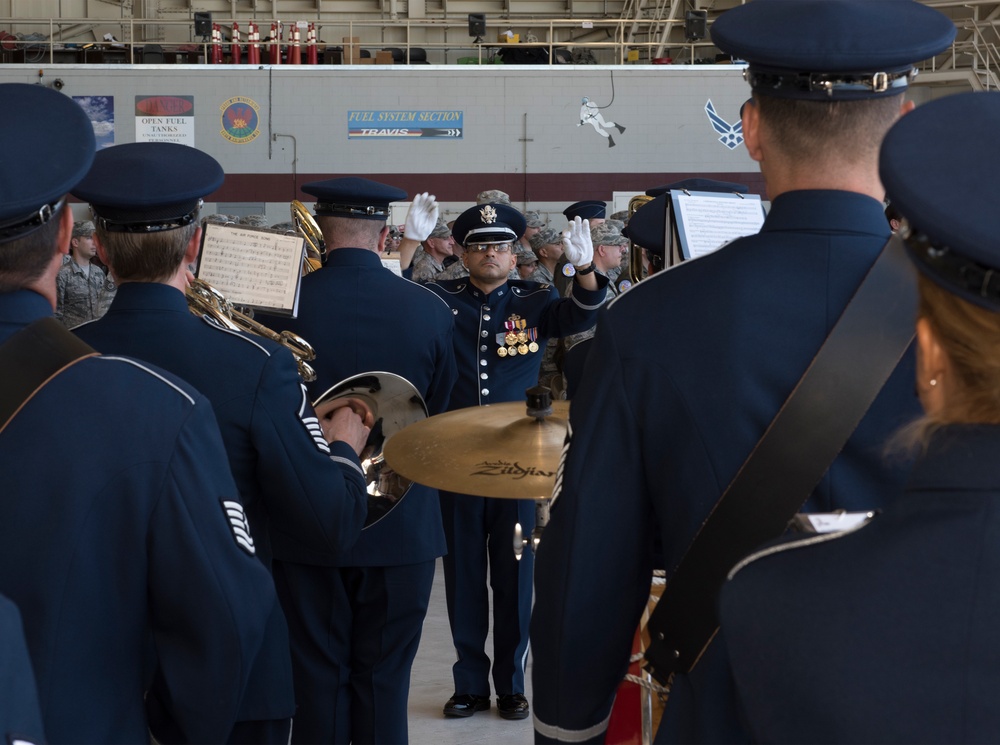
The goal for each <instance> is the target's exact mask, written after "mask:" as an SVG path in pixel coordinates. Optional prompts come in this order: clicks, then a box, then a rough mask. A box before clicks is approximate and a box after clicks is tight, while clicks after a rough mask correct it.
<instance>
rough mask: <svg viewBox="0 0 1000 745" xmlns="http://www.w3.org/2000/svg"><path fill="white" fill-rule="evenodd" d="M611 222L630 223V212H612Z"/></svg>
mask: <svg viewBox="0 0 1000 745" xmlns="http://www.w3.org/2000/svg"><path fill="white" fill-rule="evenodd" d="M608 219H609V220H619V221H621V222H623V223H625V222H628V210H618V211H617V212H612V213H611V217H609V218H608Z"/></svg>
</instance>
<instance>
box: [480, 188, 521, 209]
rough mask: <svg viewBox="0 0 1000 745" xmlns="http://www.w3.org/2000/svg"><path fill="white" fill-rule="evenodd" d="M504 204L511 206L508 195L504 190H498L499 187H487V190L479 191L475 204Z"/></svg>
mask: <svg viewBox="0 0 1000 745" xmlns="http://www.w3.org/2000/svg"><path fill="white" fill-rule="evenodd" d="M490 203H493V204H506V205H507V206H508V207H511V206H513V205H511V203H510V196H509V195H508V194H507V192H505V191H500V190H499V189H489V190H487V191H481V192H479V196H477V197H476V204H490Z"/></svg>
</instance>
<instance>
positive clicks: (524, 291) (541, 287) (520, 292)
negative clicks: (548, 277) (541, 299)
mask: <svg viewBox="0 0 1000 745" xmlns="http://www.w3.org/2000/svg"><path fill="white" fill-rule="evenodd" d="M549 287H551V285H547V284H542V283H541V282H532V281H530V280H524V279H522V280H517V281H516V282H510V291H511V292H512V293H514V294H515V295H517V296H518V297H529V296H531V295H535V294H537V293H539V292H544V293H545V294H548V292H549Z"/></svg>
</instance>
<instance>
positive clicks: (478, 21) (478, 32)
mask: <svg viewBox="0 0 1000 745" xmlns="http://www.w3.org/2000/svg"><path fill="white" fill-rule="evenodd" d="M485 35H486V14H485V13H469V36H485Z"/></svg>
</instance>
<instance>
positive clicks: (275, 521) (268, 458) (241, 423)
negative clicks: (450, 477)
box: [75, 282, 367, 719]
mask: <svg viewBox="0 0 1000 745" xmlns="http://www.w3.org/2000/svg"><path fill="white" fill-rule="evenodd" d="M75 332H76V333H77V334H78V335H79V336H80V338H82V339H83V340H84V341H86V342H87V343H88V344H90V345H91V346H92V347H94V348H95V349H97V350H99V351H102V352H108V353H117V354H128V355H130V356H133V357H137V358H139V359H143V360H147V361H149V362H152V363H154V364H156V365H159V366H161V367H163V368H165V369H167V370H170V371H171V372H172V373H174V374H176V375H178V376H180V377H181V378H183V379H185V380H187V381H188V382H189V383H191V384H192V385H194V386H196V387H197V388H198V389H199V390H200V391H201V392H202V393H204V394H205V395H206V396H207V397H208V399H209V400H210V401H211V402H212V407H213V408H214V410H215V415H216V418H217V420H218V422H219V427H220V430H221V431H222V439H223V442H224V443H225V445H226V453H227V455H228V456H229V464H230V467H231V468H232V472H233V477H234V478H235V480H236V485H237V487H238V488H239V490H240V494H241V496H242V497H243V502H244V504H245V505H246V509H247V514H248V516H249V519H250V527H251V531H252V533H253V536H254V539H255V541H256V543H257V544H258V552H259V554H260V558H261V559H262V560H263V561H264V563H265V564H266V565H268V566H269V565H270V554H271V550H270V547H269V545H268V544H269V540H268V539H269V538H270V540H271V541H273V542H274V543H276V544H281V545H282V546H289V547H292V548H293V549H295V548H298V547H302V550H308V551H311V552H326V553H327V554H329V555H332V554H334V553H336V552H338V551H341V550H343V549H344V548H345V547H347V546H350V545H351V544H352V543H353V542H354V541H355V540H356V538H357V536H358V534H359V533H360V531H361V526H362V525H363V523H364V519H365V515H366V514H367V496H366V494H365V485H364V479H363V477H362V472H361V466H360V464H359V463H358V459H357V456H356V455H355V453H354V450H353V449H352V448H351V447H350V446H349V445H347V444H345V443H340V442H338V443H333V444H332V445H330V446H328V445H327V443H326V440H325V439H324V438H323V436H322V431H321V430H320V427H319V422H318V421H317V419H316V417H315V414H314V412H313V411H312V407H311V406H309V404H308V401H307V400H306V392H305V388H304V387H303V385H302V382H301V379H300V378H299V376H298V372H297V368H296V364H295V360H294V358H293V357H292V355H291V353H290V352H289V351H288V350H287V349H285V348H283V347H282V346H281V345H280V344H277V343H276V342H273V341H270V340H268V339H262V338H260V337H255V336H250V335H249V334H243V333H240V332H234V331H229V330H226V329H223V328H221V327H219V326H218V325H216V324H215V323H213V322H210V321H208V320H207V319H205V318H198V317H196V316H194V315H193V314H191V313H190V312H189V311H188V307H187V301H186V300H185V298H184V295H183V293H181V292H179V291H178V290H177V289H175V288H173V287H170V286H168V285H163V284H158V283H145V282H127V283H125V284H123V285H122V286H121V287H120V288H119V289H118V294H117V295H116V296H115V299H114V301H113V302H112V304H111V308H110V310H109V311H108V313H107V314H106V315H105V316H104V317H103V318H101V319H100V320H97V321H93V322H91V323H88V324H85V325H83V326H79V327H77V329H75ZM331 459H332V460H333V462H331ZM269 632H270V633H269V634H268V642H267V643H266V645H265V647H264V648H263V649H262V650H261V659H260V660H259V661H258V663H257V666H258V668H259V669H260V674H259V675H255V676H254V678H253V681H252V685H251V688H250V689H249V690H248V691H247V698H246V701H245V702H244V706H243V709H242V710H241V714H240V718H241V719H280V718H283V717H288V716H291V714H292V711H293V708H294V702H293V697H292V684H291V661H290V658H289V654H288V630H287V628H286V626H285V621H284V619H283V618H282V617H281V616H280V614H279V613H278V612H277V611H276V613H275V618H273V619H272V621H271V624H270V629H269ZM282 681H283V682H282Z"/></svg>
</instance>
